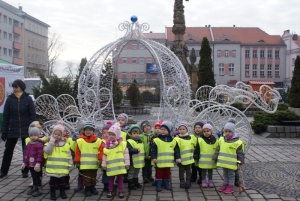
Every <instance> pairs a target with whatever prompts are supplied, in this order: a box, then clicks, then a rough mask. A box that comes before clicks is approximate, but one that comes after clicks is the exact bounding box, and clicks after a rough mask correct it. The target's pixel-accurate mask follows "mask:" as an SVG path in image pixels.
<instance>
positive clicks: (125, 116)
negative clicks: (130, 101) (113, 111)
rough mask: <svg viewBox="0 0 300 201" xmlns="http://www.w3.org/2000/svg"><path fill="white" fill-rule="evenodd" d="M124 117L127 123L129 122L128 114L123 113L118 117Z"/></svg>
mask: <svg viewBox="0 0 300 201" xmlns="http://www.w3.org/2000/svg"><path fill="white" fill-rule="evenodd" d="M119 118H123V119H124V120H125V124H128V115H127V114H125V113H121V114H119V115H118V117H117V119H119Z"/></svg>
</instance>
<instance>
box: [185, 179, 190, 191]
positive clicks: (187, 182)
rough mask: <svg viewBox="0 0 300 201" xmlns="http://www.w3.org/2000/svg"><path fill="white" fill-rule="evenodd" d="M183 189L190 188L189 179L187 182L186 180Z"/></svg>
mask: <svg viewBox="0 0 300 201" xmlns="http://www.w3.org/2000/svg"><path fill="white" fill-rule="evenodd" d="M185 188H186V189H189V188H191V180H190V179H187V180H186V183H185Z"/></svg>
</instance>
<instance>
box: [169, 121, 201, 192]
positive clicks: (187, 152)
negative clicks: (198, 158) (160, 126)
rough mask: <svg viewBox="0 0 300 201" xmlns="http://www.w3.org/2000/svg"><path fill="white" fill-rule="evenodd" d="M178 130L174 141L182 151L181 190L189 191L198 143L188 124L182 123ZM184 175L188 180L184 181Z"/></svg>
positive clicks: (179, 165)
mask: <svg viewBox="0 0 300 201" xmlns="http://www.w3.org/2000/svg"><path fill="white" fill-rule="evenodd" d="M177 130H178V135H177V136H176V137H175V138H174V139H175V140H176V142H177V145H176V146H178V148H179V151H180V159H179V160H177V165H178V167H179V180H180V188H186V189H189V188H190V187H191V165H192V164H193V163H194V162H195V161H194V158H193V154H194V150H195V146H196V141H195V140H194V139H193V138H192V137H191V136H190V135H189V133H188V127H187V124H186V122H181V123H180V124H179V125H178V129H177ZM184 174H185V176H186V180H185V179H184Z"/></svg>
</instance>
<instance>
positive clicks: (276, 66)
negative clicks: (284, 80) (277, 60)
mask: <svg viewBox="0 0 300 201" xmlns="http://www.w3.org/2000/svg"><path fill="white" fill-rule="evenodd" d="M275 77H280V75H279V65H275Z"/></svg>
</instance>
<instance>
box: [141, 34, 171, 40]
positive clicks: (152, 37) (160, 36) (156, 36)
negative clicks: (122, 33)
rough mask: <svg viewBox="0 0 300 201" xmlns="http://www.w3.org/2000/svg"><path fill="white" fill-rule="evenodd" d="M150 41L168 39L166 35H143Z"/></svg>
mask: <svg viewBox="0 0 300 201" xmlns="http://www.w3.org/2000/svg"><path fill="white" fill-rule="evenodd" d="M143 34H144V36H145V37H146V38H148V39H166V34H165V33H143Z"/></svg>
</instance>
